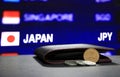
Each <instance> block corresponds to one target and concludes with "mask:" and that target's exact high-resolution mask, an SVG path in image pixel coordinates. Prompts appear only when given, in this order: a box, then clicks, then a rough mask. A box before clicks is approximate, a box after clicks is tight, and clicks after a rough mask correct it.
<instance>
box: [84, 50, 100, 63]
mask: <svg viewBox="0 0 120 77" xmlns="http://www.w3.org/2000/svg"><path fill="white" fill-rule="evenodd" d="M83 58H84V60H85V61H92V62H95V63H96V62H98V60H99V58H100V55H99V52H98V51H97V50H96V49H94V48H89V49H87V50H86V51H85V52H84V53H83Z"/></svg>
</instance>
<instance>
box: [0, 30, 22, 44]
mask: <svg viewBox="0 0 120 77" xmlns="http://www.w3.org/2000/svg"><path fill="white" fill-rule="evenodd" d="M19 39H20V32H17V31H16V32H2V33H1V46H19V42H20V40H19Z"/></svg>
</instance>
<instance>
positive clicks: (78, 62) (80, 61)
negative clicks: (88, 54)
mask: <svg viewBox="0 0 120 77" xmlns="http://www.w3.org/2000/svg"><path fill="white" fill-rule="evenodd" d="M76 63H77V64H78V65H82V66H83V65H86V64H85V63H84V62H83V60H76Z"/></svg>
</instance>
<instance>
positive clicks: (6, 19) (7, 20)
mask: <svg viewBox="0 0 120 77" xmlns="http://www.w3.org/2000/svg"><path fill="white" fill-rule="evenodd" d="M19 23H20V12H19V11H3V17H2V24H19Z"/></svg>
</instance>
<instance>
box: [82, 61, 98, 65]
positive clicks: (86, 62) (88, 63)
mask: <svg viewBox="0 0 120 77" xmlns="http://www.w3.org/2000/svg"><path fill="white" fill-rule="evenodd" d="M83 62H84V63H85V64H86V65H90V66H94V65H96V63H95V62H92V61H83Z"/></svg>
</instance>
